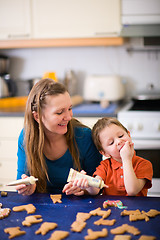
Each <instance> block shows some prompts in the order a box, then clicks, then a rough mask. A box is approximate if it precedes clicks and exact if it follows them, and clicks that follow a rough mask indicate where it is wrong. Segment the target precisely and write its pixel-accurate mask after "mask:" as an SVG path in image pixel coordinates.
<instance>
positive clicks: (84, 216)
mask: <svg viewBox="0 0 160 240" xmlns="http://www.w3.org/2000/svg"><path fill="white" fill-rule="evenodd" d="M90 217H91V214H90V213H83V212H78V213H77V215H76V221H79V222H80V221H81V222H85V221H86V220H87V219H89V218H90Z"/></svg>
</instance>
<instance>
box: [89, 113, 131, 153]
mask: <svg viewBox="0 0 160 240" xmlns="http://www.w3.org/2000/svg"><path fill="white" fill-rule="evenodd" d="M111 124H115V125H117V126H119V127H121V128H123V130H125V131H126V132H127V133H128V130H127V129H126V128H125V127H124V126H123V125H122V124H121V123H120V122H119V121H118V120H117V119H116V118H111V117H104V118H101V119H99V120H98V121H97V122H96V123H95V125H94V126H93V129H92V138H93V142H94V144H95V146H96V148H97V149H98V151H101V150H103V148H102V144H101V142H100V139H99V135H100V132H101V131H102V130H103V129H104V128H105V127H109V126H110V125H111Z"/></svg>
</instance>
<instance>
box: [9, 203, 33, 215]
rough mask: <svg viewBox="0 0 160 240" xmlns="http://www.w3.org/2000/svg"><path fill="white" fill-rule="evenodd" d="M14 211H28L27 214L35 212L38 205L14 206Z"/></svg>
mask: <svg viewBox="0 0 160 240" xmlns="http://www.w3.org/2000/svg"><path fill="white" fill-rule="evenodd" d="M12 210H13V211H14V212H21V211H27V214H31V213H35V211H36V207H35V206H34V205H33V204H27V205H21V206H16V207H13V208H12Z"/></svg>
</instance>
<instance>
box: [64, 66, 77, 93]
mask: <svg viewBox="0 0 160 240" xmlns="http://www.w3.org/2000/svg"><path fill="white" fill-rule="evenodd" d="M64 85H65V86H66V88H67V91H68V92H69V94H70V95H71V96H74V95H76V94H77V88H78V85H77V78H76V76H75V73H74V72H73V71H72V70H69V71H67V72H66V75H65V79H64Z"/></svg>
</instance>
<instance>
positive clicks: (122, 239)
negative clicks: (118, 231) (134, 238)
mask: <svg viewBox="0 0 160 240" xmlns="http://www.w3.org/2000/svg"><path fill="white" fill-rule="evenodd" d="M113 240H131V236H130V235H116V236H115V237H114V238H113Z"/></svg>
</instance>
